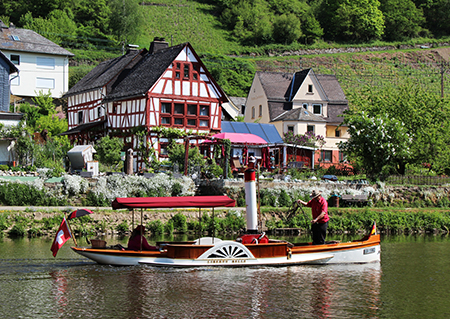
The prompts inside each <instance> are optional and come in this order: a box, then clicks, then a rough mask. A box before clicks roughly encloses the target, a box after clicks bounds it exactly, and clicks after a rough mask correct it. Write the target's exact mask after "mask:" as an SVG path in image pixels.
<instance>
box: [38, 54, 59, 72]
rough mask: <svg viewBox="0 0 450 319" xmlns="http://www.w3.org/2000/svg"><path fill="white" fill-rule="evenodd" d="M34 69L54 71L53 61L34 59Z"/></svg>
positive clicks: (49, 59)
mask: <svg viewBox="0 0 450 319" xmlns="http://www.w3.org/2000/svg"><path fill="white" fill-rule="evenodd" d="M36 68H38V69H47V70H54V69H55V59H54V58H42V57H36Z"/></svg>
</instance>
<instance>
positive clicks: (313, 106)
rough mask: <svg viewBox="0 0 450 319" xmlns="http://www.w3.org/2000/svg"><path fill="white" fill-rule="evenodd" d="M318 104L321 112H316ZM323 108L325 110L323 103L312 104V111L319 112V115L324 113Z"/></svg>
mask: <svg viewBox="0 0 450 319" xmlns="http://www.w3.org/2000/svg"><path fill="white" fill-rule="evenodd" d="M316 106H318V107H319V109H320V112H319V113H316V112H315V107H316ZM322 110H323V105H322V104H313V105H312V111H313V114H319V115H322Z"/></svg>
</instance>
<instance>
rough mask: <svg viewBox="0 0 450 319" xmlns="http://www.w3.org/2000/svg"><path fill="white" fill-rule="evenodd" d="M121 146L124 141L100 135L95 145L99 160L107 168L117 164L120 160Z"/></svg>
mask: <svg viewBox="0 0 450 319" xmlns="http://www.w3.org/2000/svg"><path fill="white" fill-rule="evenodd" d="M123 146H124V142H123V141H122V140H121V139H120V138H118V137H109V136H105V137H102V138H101V139H100V140H99V141H98V142H97V144H96V146H95V150H96V151H97V156H98V158H99V161H100V162H101V163H102V164H105V165H107V166H109V168H112V167H114V166H117V165H118V164H120V163H121V160H122V159H121V156H120V153H121V151H122V149H123Z"/></svg>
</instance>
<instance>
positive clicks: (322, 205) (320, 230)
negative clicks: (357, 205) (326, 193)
mask: <svg viewBox="0 0 450 319" xmlns="http://www.w3.org/2000/svg"><path fill="white" fill-rule="evenodd" d="M310 198H311V200H310V201H309V202H304V201H302V200H301V199H299V200H297V203H298V204H302V205H304V206H307V207H311V212H312V217H313V220H312V221H311V224H312V226H311V230H312V234H313V245H323V244H325V237H326V235H327V227H328V221H329V220H330V217H329V216H328V203H327V201H326V200H325V198H323V197H322V194H321V193H320V192H319V191H316V190H313V191H312V193H311V195H310Z"/></svg>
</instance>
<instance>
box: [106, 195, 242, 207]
mask: <svg viewBox="0 0 450 319" xmlns="http://www.w3.org/2000/svg"><path fill="white" fill-rule="evenodd" d="M234 206H235V200H234V199H231V198H229V197H228V196H180V197H117V198H116V199H115V200H114V201H113V202H112V208H113V209H120V208H182V207H197V208H198V207H234Z"/></svg>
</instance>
